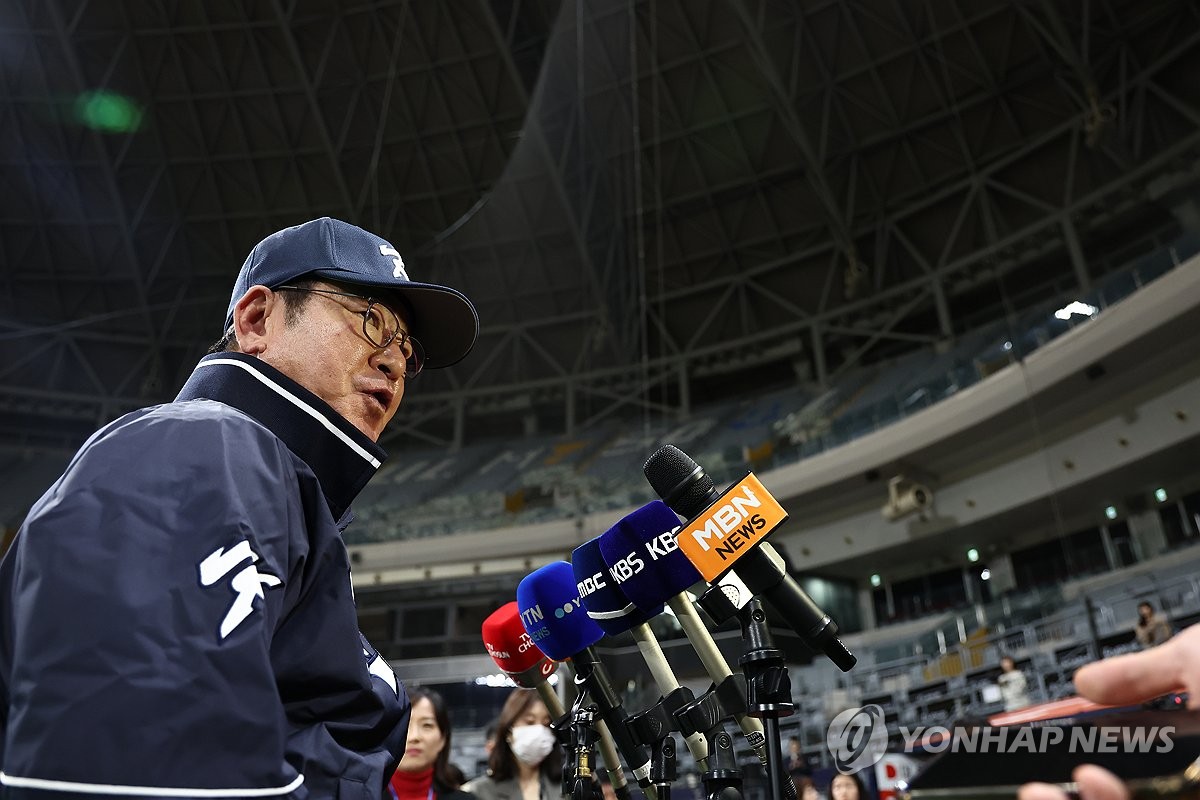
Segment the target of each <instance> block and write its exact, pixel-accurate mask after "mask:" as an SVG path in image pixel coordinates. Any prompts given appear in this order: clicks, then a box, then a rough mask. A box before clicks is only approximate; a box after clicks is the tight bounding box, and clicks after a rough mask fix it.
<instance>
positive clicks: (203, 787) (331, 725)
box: [0, 353, 409, 800]
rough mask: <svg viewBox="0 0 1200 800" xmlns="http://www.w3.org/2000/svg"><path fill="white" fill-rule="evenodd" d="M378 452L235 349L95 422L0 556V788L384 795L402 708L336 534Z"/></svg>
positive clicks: (34, 794) (399, 751) (400, 743)
mask: <svg viewBox="0 0 1200 800" xmlns="http://www.w3.org/2000/svg"><path fill="white" fill-rule="evenodd" d="M383 458H384V453H383V451H382V450H381V449H380V448H379V447H378V446H377V445H375V443H374V442H372V441H371V440H370V439H368V438H367V437H365V436H363V435H362V434H361V433H360V432H359V431H358V430H356V429H355V428H354V427H353V426H352V425H350V424H349V423H348V422H346V420H344V419H343V418H342V417H341V416H339V415H338V414H337V413H336V412H334V411H333V410H332V409H330V408H329V407H328V406H327V405H326V404H325V403H324V402H322V401H321V400H320V399H319V398H317V397H316V396H315V395H313V394H311V393H310V392H308V391H306V390H305V389H303V388H302V387H301V386H300V385H299V384H297V383H295V382H294V381H291V380H289V379H288V378H287V377H285V376H284V375H282V374H281V373H279V372H278V371H277V370H274V369H272V368H271V367H269V366H267V365H265V364H263V363H261V362H260V361H258V360H257V359H254V358H251V357H248V356H244V355H241V354H236V353H221V354H217V355H212V356H206V357H205V358H204V359H203V360H201V361H200V363H199V365H198V366H197V367H196V370H195V372H194V373H193V374H192V376H191V378H190V379H189V380H188V382H187V384H186V385H185V386H184V388H183V391H182V392H181V393H180V395H179V397H178V398H176V400H175V401H174V402H172V403H167V404H164V405H161V406H156V407H152V408H148V409H142V410H140V411H136V412H133V413H131V414H128V415H126V416H124V417H121V418H120V419H118V420H116V421H115V422H113V423H111V424H110V425H108V426H106V427H105V428H103V429H102V430H100V431H98V432H97V433H96V434H94V435H93V436H92V437H91V438H90V439H89V440H88V441H87V443H86V444H84V446H83V447H82V449H80V451H79V452H78V453H77V454H76V455H75V457H74V459H73V460H72V461H71V464H70V465H69V466H68V467H67V470H66V472H65V473H64V474H63V476H62V477H61V478H60V479H59V480H58V481H57V482H56V483H55V484H54V485H53V486H52V487H51V488H50V489H49V491H47V492H46V494H45V495H44V496H43V497H42V498H41V499H40V500H39V501H38V502H37V503H36V504H35V505H34V507H33V508H32V510H31V511H30V513H29V515H28V517H27V518H26V520H25V523H24V524H23V525H22V526H21V529H20V531H19V532H18V534H17V537H16V539H15V541H14V543H13V545H12V547H11V548H10V551H9V552H8V554H7V555H6V556H5V558H4V560H3V562H0V787H2V788H0V796H2V797H3V798H5V800H15V799H16V798H21V800H26V798H28V800H50V798H62V797H75V796H79V797H89V798H93V800H94V798H96V797H97V796H100V797H103V796H109V797H114V796H115V797H125V796H137V797H173V798H180V797H228V798H241V797H283V798H294V799H295V800H299V799H300V798H337V799H338V800H346V799H347V798H352V799H353V800H366V798H370V800H378V798H380V797H381V796H383V795H384V792H385V791H386V786H387V781H388V778H389V777H390V776H391V774H392V772H393V770H394V769H395V767H396V764H397V762H398V761H399V759H400V756H401V755H403V752H404V741H405V738H406V734H407V727H408V712H409V703H408V697H407V695H406V694H405V692H404V688H403V687H402V686H401V685H400V684H399V683H398V681H397V680H396V677H395V676H394V675H393V673H392V671H391V669H390V668H389V667H388V666H387V663H386V662H385V661H384V660H383V659H382V658H381V657H380V656H379V654H378V653H377V652H376V651H375V650H374V648H372V647H371V645H370V644H369V643H368V642H367V640H366V639H365V638H364V637H363V636H362V635H361V634H360V633H359V631H358V624H357V618H356V616H355V609H354V595H353V590H352V588H351V584H350V563H349V559H348V557H347V552H346V547H345V545H344V544H343V542H342V538H341V529H343V528H344V527H345V525H346V524H347V523H348V522H349V521H350V518H351V513H350V510H349V507H350V501H351V500H352V499H353V498H354V496H355V495H357V494H358V492H359V491H360V490H361V489H362V487H363V486H364V485H365V484H366V483H367V481H368V480H369V479H370V478H371V476H372V475H373V474H374V473H375V470H376V469H378V467H379V465H380V463H381V461H382V460H383Z"/></svg>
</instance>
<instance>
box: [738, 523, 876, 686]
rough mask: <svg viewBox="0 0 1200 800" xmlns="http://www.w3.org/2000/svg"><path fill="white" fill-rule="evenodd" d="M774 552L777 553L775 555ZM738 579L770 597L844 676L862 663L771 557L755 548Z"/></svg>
mask: <svg viewBox="0 0 1200 800" xmlns="http://www.w3.org/2000/svg"><path fill="white" fill-rule="evenodd" d="M772 552H773V551H772ZM737 563H738V565H739V567H742V568H740V569H738V575H740V576H741V578H742V580H743V581H745V582H746V586H748V587H749V588H750V590H751V591H752V592H754V593H755V594H756V595H759V596H760V597H766V598H767V599H768V600H770V601H771V605H773V606H775V608H776V610H778V611H779V613H780V614H781V615H782V616H783V619H784V621H786V622H787V624H788V627H790V628H791V629H792V630H793V631H795V632H796V633H797V634H798V635H799V636H800V638H801V639H802V640H803V641H804V643H805V644H807V645H808V646H809V647H811V648H812V649H813V650H815V651H817V652H821V653H824V654H825V655H826V656H828V657H829V660H830V661H832V662H833V663H834V664H835V665H836V666H837V668H838V669H840V670H841V671H842V672H849V671H850V669H851V668H852V667H853V666H854V665H855V664H856V663H857V662H858V659H857V658H855V657H854V655H853V654H851V652H850V651H849V650H847V649H846V646H845V645H844V644H842V643H841V641H839V640H838V638H837V625H836V624H834V622H833V620H832V619H830V618H829V615H828V614H826V613H825V612H824V611H822V610H821V609H820V608H819V607H818V606H817V604H816V603H814V602H813V599H812V598H811V597H809V596H808V593H807V592H806V591H804V589H802V588H801V587H800V584H798V583H796V581H795V579H794V578H792V576H791V575H788V574H787V571H786V570H781V569H779V567H778V566H777V565H776V564H775V563H773V562H772V560H771V554H769V553H767V552H764V551H763V550H762V549H761V548H758V547H756V548H754V549H752V550H750V551H749V552H748V553H746V554H745V555H743V556H742V557H741V558H740V559H738V562H737Z"/></svg>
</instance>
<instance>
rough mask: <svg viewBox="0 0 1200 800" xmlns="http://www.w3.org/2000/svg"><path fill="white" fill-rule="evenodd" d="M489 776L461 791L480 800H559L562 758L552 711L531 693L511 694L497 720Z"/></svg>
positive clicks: (525, 690)
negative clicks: (556, 751)
mask: <svg viewBox="0 0 1200 800" xmlns="http://www.w3.org/2000/svg"><path fill="white" fill-rule="evenodd" d="M492 745H493V746H492V751H491V753H490V754H489V755H488V771H487V775H484V776H482V777H479V778H476V779H475V780H473V781H470V782H468V783H467V784H466V785H464V786H463V790H464V791H467V792H470V793H471V794H473V795H475V797H476V798H478V800H557V798H558V797H559V796H560V794H561V792H560V789H561V786H560V784H559V779H560V777H561V775H562V758H561V756H560V755H558V754H557V753H555V752H554V750H555V747H554V746H555V739H554V731H552V730H550V712H549V711H547V710H546V704H545V703H543V702H542V700H541V698H539V697H538V695H537V692H536V691H534V690H532V689H514V690H513V693H512V694H510V695H509V696H508V699H507V700H505V701H504V707H503V708H502V709H500V716H499V717H498V718H497V719H496V733H495V734H494V736H493V737H492Z"/></svg>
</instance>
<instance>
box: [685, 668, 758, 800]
mask: <svg viewBox="0 0 1200 800" xmlns="http://www.w3.org/2000/svg"><path fill="white" fill-rule="evenodd" d="M725 717H726V712H725V709H724V708H722V707H721V700H720V696H719V691H718V687H713V688H712V689H709V690H708V691H707V692H705V693H704V694H702V695H700V696H699V697H698V698H696V700H695V701H693V702H692V703H690V704H688V705H687V706H685V707H684V708H682V709H680V711H679V712H678V713H677V714H676V719H678V720H679V725H680V727H681V728H683V727H688V728H691V729H693V730H697V731H704V740H705V742H707V744H708V758H707V759H706V760H707V765H706V768H705V770H704V773H703V774H702V775H701V776H700V777H701V779H702V780H703V781H704V795H705V798H706V800H742V772H741V770H739V769H738V768H737V756H736V755H735V754H734V752H733V737H731V736H730V735H729V734H728V733H726V731H725V726H724V724H723V723H724V720H725Z"/></svg>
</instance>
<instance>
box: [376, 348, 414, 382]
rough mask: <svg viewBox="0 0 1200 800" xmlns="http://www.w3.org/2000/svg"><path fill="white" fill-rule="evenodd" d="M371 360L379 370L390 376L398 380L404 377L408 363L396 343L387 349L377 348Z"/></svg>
mask: <svg viewBox="0 0 1200 800" xmlns="http://www.w3.org/2000/svg"><path fill="white" fill-rule="evenodd" d="M371 360H372V363H373V364H374V366H375V367H376V368H377V369H379V370H380V371H381V372H384V373H385V374H387V375H388V376H390V377H392V378H396V379H400V378H403V377H404V369H405V366H406V362H405V360H404V354H403V353H401V352H400V345H399V344H397V343H396V342H392V343H391V344H389V345H388V346H387V347H377V348H375V353H374V354H373V355H372V356H371Z"/></svg>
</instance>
